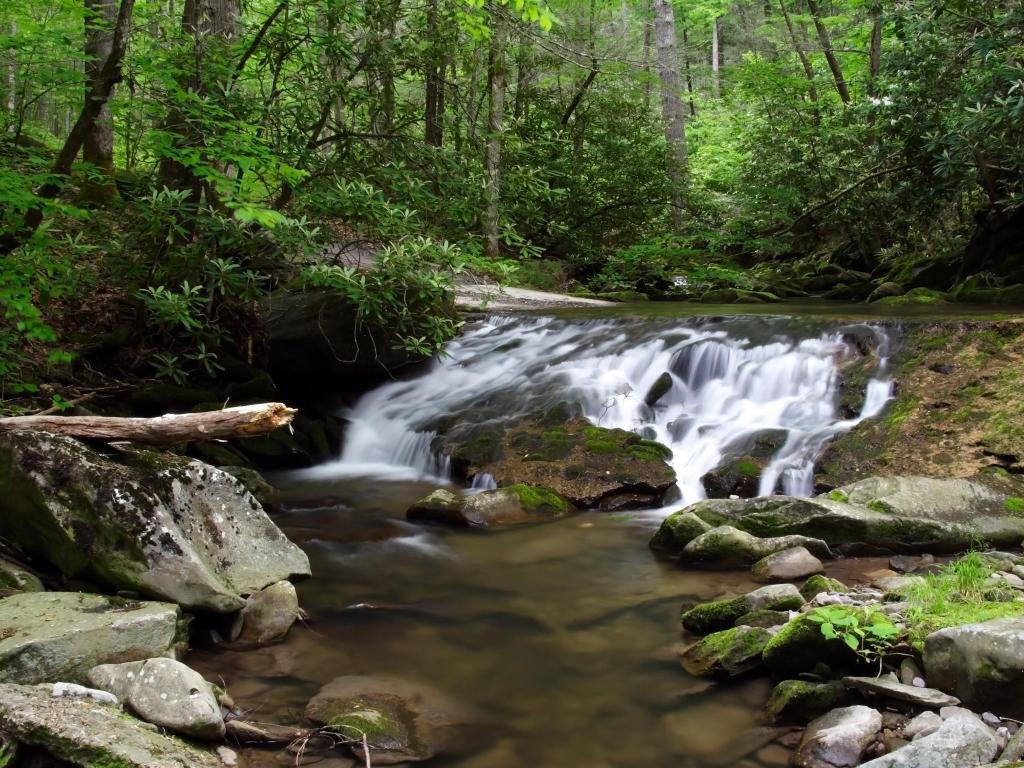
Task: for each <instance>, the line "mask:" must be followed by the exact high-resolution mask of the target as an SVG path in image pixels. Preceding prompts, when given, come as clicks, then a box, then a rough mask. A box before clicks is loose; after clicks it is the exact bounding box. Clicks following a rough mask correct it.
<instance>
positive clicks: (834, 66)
mask: <svg viewBox="0 0 1024 768" xmlns="http://www.w3.org/2000/svg"><path fill="white" fill-rule="evenodd" d="M807 7H808V8H809V9H810V11H811V17H812V18H813V19H814V28H815V29H816V30H817V31H818V42H820V43H821V50H822V51H823V52H824V53H825V61H827V62H828V68H829V69H831V70H832V77H833V78H834V79H835V81H836V91H837V92H838V93H839V98H840V99H842V100H843V103H844V104H849V103H850V89H849V88H848V87H847V86H846V80H845V79H844V78H843V69H842V67H840V66H839V59H837V58H836V54H835V51H834V50H833V49H832V38H831V37H830V36H829V34H828V28H827V27H826V26H825V22H824V21H822V18H821V11H820V10H819V8H818V3H817V0H807Z"/></svg>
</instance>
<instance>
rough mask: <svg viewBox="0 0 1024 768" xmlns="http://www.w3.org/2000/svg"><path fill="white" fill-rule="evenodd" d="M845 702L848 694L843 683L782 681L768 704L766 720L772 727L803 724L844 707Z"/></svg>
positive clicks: (766, 706) (766, 705)
mask: <svg viewBox="0 0 1024 768" xmlns="http://www.w3.org/2000/svg"><path fill="white" fill-rule="evenodd" d="M846 698H847V693H846V690H845V688H844V687H843V685H842V683H838V682H831V683H810V682H806V681H804V680H783V681H782V682H781V683H779V684H778V685H777V686H775V689H774V690H773V691H772V695H771V698H769V699H768V703H767V704H765V708H764V710H765V716H766V717H767V719H768V721H769V722H773V723H779V722H787V723H798V724H804V723H807V722H810V721H811V720H813V719H814V718H816V717H818V716H819V715H823V714H824V713H825V712H828V711H829V710H831V709H834V708H835V707H838V706H841V705H842V704H843V702H844V701H845V700H846Z"/></svg>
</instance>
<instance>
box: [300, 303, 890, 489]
mask: <svg viewBox="0 0 1024 768" xmlns="http://www.w3.org/2000/svg"><path fill="white" fill-rule="evenodd" d="M856 330H858V331H859V332H860V333H861V334H863V333H869V334H873V335H874V336H875V337H876V342H877V348H878V351H879V354H880V355H881V356H882V357H881V359H880V361H879V366H878V372H877V374H876V378H875V379H874V380H872V381H871V382H870V383H869V385H868V387H867V396H866V398H865V402H864V404H863V407H862V408H861V411H860V413H859V414H858V415H857V416H856V417H855V418H852V419H842V418H840V416H839V414H838V412H837V401H838V391H837V387H838V380H839V375H838V366H839V364H840V361H841V360H844V359H847V358H848V357H849V356H850V355H851V346H850V344H849V343H848V342H847V341H846V340H845V338H847V337H846V336H845V335H844V334H846V333H849V332H850V329H849V328H845V329H843V328H838V329H835V330H830V331H827V332H816V333H817V335H812V336H806V335H805V337H804V338H800V337H799V335H800V334H799V332H794V331H793V330H792V329H791V325H790V326H788V327H787V324H786V322H785V321H784V319H781V318H776V319H771V318H763V317H762V318H757V319H753V320H752V319H750V318H747V319H744V320H742V321H741V320H739V319H734V320H732V321H727V320H719V321H707V320H703V321H702V320H697V319H690V320H680V321H676V322H674V323H665V322H663V321H650V320H648V321H642V320H621V319H620V320H599V321H578V320H576V321H574V320H561V319H553V318H529V319H524V318H507V317H492V318H489V319H487V320H486V321H482V322H481V323H479V324H478V325H477V326H476V327H474V328H472V329H471V330H468V331H466V332H465V333H464V334H463V335H462V336H461V337H460V338H459V339H457V340H455V341H453V342H452V343H451V344H449V345H448V348H447V353H448V355H447V357H445V358H443V359H441V360H438V361H437V362H435V363H434V365H433V368H432V369H431V370H430V371H429V372H428V373H426V374H425V375H423V376H421V377H419V378H417V379H414V380H411V381H405V382H395V383H391V384H386V385H384V386H382V387H380V388H379V389H376V390H374V391H372V392H370V393H368V394H366V395H365V396H364V397H363V398H362V399H361V400H360V401H359V402H358V403H357V404H356V406H355V407H354V408H353V409H352V410H351V411H350V412H349V413H348V414H347V417H348V418H349V420H350V426H349V429H348V432H347V435H346V440H345V447H344V450H343V453H342V456H341V458H340V459H339V460H338V461H336V462H332V463H330V464H326V465H322V466H320V467H317V468H315V469H314V470H313V472H315V473H316V475H317V476H318V477H330V476H338V477H341V476H360V475H363V476H373V477H380V478H382V479H399V478H400V479H407V478H408V477H410V476H416V477H420V478H424V479H431V480H435V481H442V482H447V481H449V480H450V472H451V467H450V460H449V458H448V457H447V456H442V455H438V454H436V453H434V452H433V451H432V450H431V444H432V442H433V440H434V438H435V436H436V433H435V431H434V429H433V428H432V427H436V424H437V422H438V421H439V420H444V419H445V418H446V417H453V416H457V417H459V418H461V419H469V420H472V419H473V417H474V416H477V417H478V418H479V419H481V420H482V419H489V418H495V417H496V416H501V417H507V416H513V415H516V413H524V414H525V413H530V412H535V411H536V410H537V409H538V408H539V407H545V406H550V405H552V404H554V403H557V402H571V403H575V404H577V405H578V406H579V407H580V408H582V412H583V415H584V416H585V417H586V418H587V419H589V420H590V421H592V422H593V423H595V424H599V425H601V426H606V427H619V428H622V429H628V430H633V431H636V432H637V433H639V434H641V435H643V436H644V437H647V438H650V439H654V440H658V441H660V442H662V443H664V444H665V445H667V446H669V447H670V448H672V451H673V458H672V461H671V464H672V466H673V467H674V468H675V470H676V473H677V475H678V479H679V482H678V486H679V491H680V496H681V502H682V503H684V504H686V503H692V502H694V501H698V500H700V499H702V498H704V497H705V491H704V487H703V485H702V483H701V477H702V476H703V475H705V474H706V473H707V472H709V471H711V470H713V469H715V468H717V467H719V466H720V465H722V464H723V462H725V461H727V460H728V459H729V458H731V457H733V458H734V457H735V456H737V455H738V454H739V453H742V452H743V451H744V450H746V449H748V448H749V445H750V444H752V442H753V440H754V439H755V438H756V437H757V436H758V435H763V434H765V433H767V432H774V433H776V434H779V431H784V432H785V434H786V437H785V442H784V444H783V445H782V447H781V448H780V449H778V451H777V453H776V454H775V456H774V457H773V459H772V460H771V462H770V464H769V465H768V467H767V468H766V469H765V470H764V472H763V474H762V478H761V483H760V493H761V494H762V495H769V494H772V493H776V492H779V491H782V492H785V493H788V494H792V495H810V494H811V493H812V492H813V471H814V460H815V458H816V457H817V456H818V455H819V454H820V452H821V450H822V449H823V448H824V446H825V445H826V443H827V442H828V441H829V440H830V439H832V438H833V437H834V436H835V435H837V434H839V433H841V432H843V431H846V430H848V429H850V428H852V427H853V426H855V425H856V424H857V423H858V422H859V421H861V420H862V419H865V418H869V417H872V416H875V415H877V414H878V413H879V412H880V411H881V410H882V408H883V407H884V405H885V403H886V402H887V401H888V400H889V398H890V397H891V382H890V380H889V378H888V376H887V374H886V371H885V357H884V356H885V354H886V351H885V350H886V348H887V345H888V340H887V337H885V335H884V333H883V332H882V331H880V330H879V329H877V328H871V327H869V326H863V325H861V326H857V327H856ZM804 333H805V334H806V333H807V332H804ZM752 336H757V337H761V339H762V340H760V341H757V342H755V341H752V340H751V337H752ZM666 372H667V373H668V375H669V376H670V377H671V386H670V387H669V388H668V391H667V392H666V393H665V394H664V395H663V396H662V397H661V398H660V399H659V400H658V401H657V402H656V403H655V405H654V406H653V407H650V406H648V405H647V404H646V403H645V402H644V400H645V395H646V393H647V392H648V391H649V390H650V389H651V387H652V386H653V385H654V384H655V382H657V381H658V379H659V377H662V376H663V374H665V373H666ZM493 485H494V480H493V478H491V477H489V476H487V477H480V478H475V479H474V487H473V488H472V490H476V491H479V490H484V489H486V488H490V487H493Z"/></svg>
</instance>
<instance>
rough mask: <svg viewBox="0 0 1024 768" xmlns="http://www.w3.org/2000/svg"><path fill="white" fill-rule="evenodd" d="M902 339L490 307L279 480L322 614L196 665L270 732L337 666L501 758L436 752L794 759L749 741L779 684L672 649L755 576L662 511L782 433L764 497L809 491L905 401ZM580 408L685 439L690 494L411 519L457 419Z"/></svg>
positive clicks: (681, 460) (652, 762) (525, 758)
mask: <svg viewBox="0 0 1024 768" xmlns="http://www.w3.org/2000/svg"><path fill="white" fill-rule="evenodd" d="M891 333H892V330H891V326H885V325H884V324H879V323H874V322H871V321H868V320H853V321H849V320H843V319H838V318H833V317H780V316H776V315H765V316H758V317H755V316H749V315H748V316H738V317H688V318H680V317H658V316H654V317H642V318H636V317H607V316H606V317H597V318H594V317H585V316H584V317H572V316H570V317H549V316H544V317H523V316H519V317H513V318H510V317H488V318H485V319H482V320H477V321H474V322H472V323H471V324H470V325H468V326H467V328H466V329H465V330H464V333H463V334H462V336H461V337H460V338H459V339H457V340H456V341H454V342H452V343H451V344H450V345H449V347H448V350H447V351H448V356H447V357H445V358H443V359H441V360H439V361H437V362H436V363H435V364H434V365H433V367H432V368H431V369H430V370H429V371H427V372H425V373H423V374H421V375H420V376H419V377H417V378H415V379H412V380H410V381H396V382H393V383H389V384H386V385H384V386H383V387H381V388H379V389H377V390H374V391H372V392H369V393H367V394H366V395H365V396H364V397H363V398H362V399H361V400H360V401H359V402H358V403H357V404H356V405H355V406H354V407H353V408H352V409H351V411H350V412H349V413H347V414H346V415H347V418H348V419H349V421H350V425H349V428H348V432H347V435H346V440H345V447H344V449H343V452H342V455H341V456H340V457H339V458H338V460H337V461H334V462H330V463H328V464H325V465H322V466H319V467H315V468H312V469H309V470H301V471H296V472H290V473H287V474H284V475H281V476H279V477H275V478H273V479H274V482H275V484H277V485H278V486H279V487H280V488H281V489H282V494H283V502H284V504H283V506H284V509H283V512H282V513H281V514H280V515H278V517H277V522H278V523H279V524H280V525H281V527H282V528H283V530H284V531H285V532H286V533H287V534H288V536H289V537H290V538H292V540H294V541H296V542H297V543H298V544H299V545H300V546H302V547H303V549H304V550H305V551H306V552H307V553H308V555H309V558H310V561H311V565H312V570H313V574H314V577H313V578H312V579H311V580H309V581H307V582H305V583H302V584H300V585H299V599H300V603H301V605H302V606H303V607H304V609H305V610H306V611H307V612H308V614H309V621H308V625H307V626H297V627H296V628H295V629H293V631H292V632H291V634H290V635H289V637H288V639H287V641H286V642H285V643H284V644H282V645H278V646H273V647H269V648H263V649H260V650H257V651H248V652H244V653H230V652H229V653H225V652H223V651H212V650H210V651H204V650H199V651H195V652H193V654H192V655H191V656H190V663H192V664H193V665H194V666H195V667H196V668H197V669H199V670H200V671H201V672H205V673H206V674H208V676H210V679H217V677H218V676H219V677H221V678H223V679H224V682H225V684H226V685H227V688H228V691H229V692H230V693H231V694H232V696H233V697H234V698H235V700H236V701H237V702H238V703H239V705H240V706H242V707H243V708H246V709H248V710H249V712H250V717H251V718H252V719H256V720H262V721H271V722H283V723H294V722H298V721H299V719H300V717H301V713H302V709H303V707H304V705H305V703H306V701H308V699H309V698H310V697H311V696H313V695H314V694H315V693H316V692H317V690H318V689H319V688H320V686H321V685H323V684H324V683H325V682H327V681H329V680H331V679H332V678H334V677H336V676H338V675H353V674H367V675H377V674H388V675H397V676H401V677H405V678H409V679H413V680H417V681H422V682H426V683H429V684H431V685H434V686H436V687H438V688H441V689H442V690H444V691H446V692H448V693H450V694H451V695H453V696H454V697H456V698H458V699H460V700H462V701H463V702H466V703H467V704H469V705H470V706H472V707H474V708H475V709H476V710H477V711H478V712H479V713H480V716H481V719H482V720H483V722H484V723H486V725H484V726H482V729H483V730H482V734H481V739H482V741H483V747H482V749H480V750H478V751H476V752H474V753H471V754H469V755H466V756H459V757H455V756H447V757H441V758H437V759H435V760H434V761H432V762H431V763H430V764H431V765H438V766H460V767H461V768H473V767H476V766H479V767H481V768H483V767H484V766H486V768H518V767H519V766H525V765H536V766H544V767H545V768H556V767H561V766H565V767H566V768H571V767H572V766H583V765H586V766H589V767H590V768H604V767H608V768H611V767H612V766H615V767H619V766H622V767H625V766H629V767H630V768H637V767H638V766H649V767H651V768H662V767H664V768H669V767H670V766H671V767H672V768H689V767H691V766H692V767H693V768H704V767H705V766H706V767H707V768H714V767H715V766H724V765H729V766H733V765H739V764H741V763H740V760H739V758H740V757H743V755H744V754H745V752H751V754H750V755H749V756H747V757H745V758H744V759H745V760H748V761H750V762H747V763H742V764H743V765H750V766H751V768H754V766H764V767H765V768H769V767H770V766H780V765H784V764H786V761H787V760H788V754H787V752H786V750H784V749H782V748H781V747H779V746H778V745H770V746H767V747H763V748H755V749H753V751H751V749H750V748H751V746H755V747H757V746H758V745H756V744H754V741H755V740H756V739H754V737H751V736H749V734H747V733H746V732H747V729H751V728H757V727H758V726H759V725H761V724H760V722H759V720H758V713H759V708H760V707H761V706H762V705H763V703H764V701H765V700H766V699H767V697H768V694H769V693H770V686H769V684H768V682H767V681H766V680H761V679H752V680H749V681H746V682H742V683H738V684H732V685H728V686H719V687H716V686H712V685H709V684H708V683H706V682H705V681H702V680H698V679H696V678H691V677H689V676H688V675H687V674H686V673H685V672H684V671H683V670H682V669H681V668H680V667H679V664H678V662H677V660H676V652H677V650H678V646H679V644H680V642H681V638H680V630H679V623H678V621H679V619H678V617H679V612H680V607H681V606H682V605H683V604H684V603H687V602H694V601H700V600H709V599H715V598H718V597H721V596H723V595H727V594H740V593H743V592H746V591H749V590H750V589H753V588H754V587H756V586H757V585H755V584H754V583H753V582H752V581H751V580H750V575H749V572H747V571H742V572H740V571H737V572H720V571H716V572H701V571H687V570H682V569H679V568H678V567H676V566H673V565H672V564H670V563H665V562H662V561H659V560H658V559H656V558H655V557H654V556H653V555H652V554H651V552H650V550H649V549H648V547H647V541H648V539H649V538H650V535H651V533H652V531H653V529H654V528H655V527H656V525H657V523H658V522H659V521H660V520H661V519H662V518H663V517H664V516H665V515H666V514H668V513H669V512H670V511H672V510H674V509H678V508H680V507H681V506H683V505H685V504H686V503H689V502H692V501H695V500H698V499H700V498H703V497H704V487H703V485H702V483H701V477H702V476H703V475H704V474H705V473H706V472H707V471H709V470H711V469H713V468H715V467H717V466H718V465H720V464H721V463H722V462H723V461H724V460H726V459H728V458H729V457H731V456H732V457H734V456H736V455H739V454H741V453H742V452H743V450H745V449H746V448H747V447H749V445H750V443H751V441H752V440H753V439H754V437H756V436H757V435H759V434H762V433H765V432H766V431H767V432H772V431H774V432H776V433H778V432H779V431H784V432H785V439H784V440H783V441H782V443H781V447H780V448H779V449H778V450H777V451H776V453H775V454H774V455H773V456H772V457H771V458H770V461H769V462H768V465H767V469H766V470H765V471H764V473H763V475H762V477H761V493H762V494H768V493H772V492H787V493H790V494H795V495H809V494H810V493H811V492H812V489H813V466H814V459H815V458H816V456H817V455H818V453H819V452H820V451H821V449H822V447H823V446H824V445H825V444H826V443H827V441H828V440H829V439H830V438H831V437H833V436H834V435H835V434H837V433H838V432H840V431H842V430H846V429H849V428H851V427H852V426H853V425H854V424H856V423H857V421H859V420H860V419H862V418H867V417H870V416H873V415H876V414H878V413H879V412H880V411H881V410H882V408H883V407H884V405H885V403H886V401H887V399H888V398H889V397H890V395H891V388H892V385H891V381H890V379H889V376H888V372H887V368H886V358H887V356H888V354H889V350H890V347H891V343H892V339H891V337H890V334H891ZM858 344H859V345H860V346H861V348H865V349H870V350H871V354H872V355H873V356H874V357H875V359H876V366H875V371H874V374H873V378H872V379H871V380H870V381H869V382H868V384H867V386H866V388H865V392H864V398H863V403H862V405H861V407H860V412H859V413H858V414H854V415H852V416H849V415H848V416H847V417H846V418H843V417H842V415H841V414H840V413H839V409H838V395H839V368H840V366H841V365H843V364H844V361H846V360H848V359H850V357H851V356H853V355H854V354H855V353H854V351H853V350H854V348H855V347H857V345H858ZM666 371H667V372H669V374H670V375H671V386H670V387H669V388H668V390H667V392H666V393H665V394H664V395H663V396H662V397H661V398H660V399H659V400H658V401H657V402H656V403H655V404H654V406H653V407H651V406H649V405H647V404H646V403H645V396H646V393H647V392H648V390H649V389H650V388H651V386H652V385H653V384H654V382H655V381H656V380H657V379H658V378H659V377H661V376H662V375H663V374H664V373H665V372H666ZM561 401H567V402H571V403H574V404H576V406H577V407H578V408H579V409H581V411H582V413H583V415H585V416H586V417H587V418H588V419H590V420H591V421H593V422H594V423H597V424H600V425H602V426H610V427H622V428H625V429H632V430H634V431H637V432H638V433H640V434H642V435H643V436H645V437H648V438H652V439H657V440H659V441H662V442H664V443H665V444H666V445H668V446H670V447H671V448H672V449H673V452H674V457H673V460H672V462H671V463H672V464H673V467H674V468H675V470H676V472H677V475H678V479H679V482H678V490H677V492H676V493H674V494H673V495H672V498H673V499H674V500H673V501H672V503H671V504H668V505H667V506H666V507H665V508H663V509H658V510H642V511H638V512H630V513H620V514H609V513H595V512H588V513H582V514H578V515H575V516H572V517H569V518H567V519H563V520H560V521H557V522H553V523H546V524H543V525H535V526H526V527H521V528H515V529H508V530H501V531H487V532H476V531H463V530H449V529H445V528H440V527H430V526H421V525H414V524H411V523H408V522H406V520H405V511H406V509H407V508H408V507H409V506H410V505H411V504H412V503H413V502H414V501H416V500H417V499H419V498H421V497H422V496H424V495H425V494H427V493H429V492H430V491H431V490H432V489H434V488H437V487H439V486H442V485H448V484H450V483H452V480H451V467H450V466H449V462H448V461H447V459H446V457H445V456H443V455H439V454H438V453H436V452H435V450H434V447H433V446H434V440H433V438H434V431H433V428H434V427H435V426H436V425H437V424H438V423H440V422H439V420H440V421H443V419H444V418H447V417H451V416H452V415H455V414H460V415H462V416H463V417H465V415H466V414H473V416H474V418H479V419H481V420H484V419H491V418H498V417H502V418H507V417H508V416H511V415H513V414H515V413H527V412H531V411H533V410H535V409H536V408H537V407H543V406H547V405H550V404H552V403H555V402H561ZM467 484H471V485H472V486H475V487H470V488H466V489H465V490H466V492H473V491H474V490H479V489H482V488H486V487H489V486H490V485H492V484H493V481H492V480H490V479H489V478H488V477H476V478H472V479H471V480H470V481H469V482H468V483H467ZM842 567H849V566H848V565H847V566H843V565H842V563H841V562H840V563H838V564H832V565H830V568H842ZM846 577H847V578H849V577H850V575H849V574H846ZM737 739H738V742H737ZM737 743H739V744H740V745H741V747H742V748H741V749H739V751H738V752H736V751H735V750H734V749H733V747H734V746H735V745H736V744H737Z"/></svg>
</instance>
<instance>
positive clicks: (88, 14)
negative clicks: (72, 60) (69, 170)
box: [82, 0, 117, 204]
mask: <svg viewBox="0 0 1024 768" xmlns="http://www.w3.org/2000/svg"><path fill="white" fill-rule="evenodd" d="M116 19H117V3H116V0H85V81H86V83H87V84H88V85H89V86H90V88H91V87H92V85H93V83H94V82H95V81H96V79H97V78H98V77H99V76H100V72H101V71H102V69H103V63H104V62H105V61H106V60H107V57H108V56H110V46H111V43H113V38H114V21H115V20H116ZM82 159H83V160H85V162H87V163H91V164H92V166H93V170H92V171H91V172H90V178H89V180H88V181H87V182H86V183H85V184H83V185H82V196H83V197H84V198H85V199H86V200H88V201H89V202H92V203H99V204H106V203H111V202H113V200H114V199H115V198H116V197H117V187H116V186H114V120H113V118H112V117H111V115H110V104H109V103H108V102H104V104H103V106H102V107H100V111H99V114H98V115H96V120H95V122H94V123H93V125H92V129H91V130H90V131H89V133H88V135H87V136H86V137H85V143H84V144H83V145H82Z"/></svg>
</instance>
